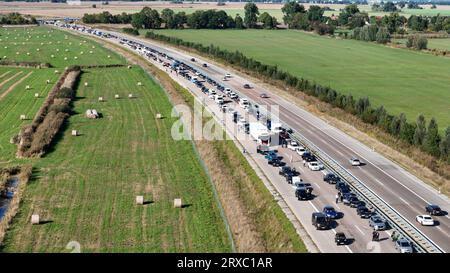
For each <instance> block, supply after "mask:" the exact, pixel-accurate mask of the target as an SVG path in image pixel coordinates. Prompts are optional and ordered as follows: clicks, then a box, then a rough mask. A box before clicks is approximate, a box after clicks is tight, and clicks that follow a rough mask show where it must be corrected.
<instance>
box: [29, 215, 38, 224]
mask: <svg viewBox="0 0 450 273" xmlns="http://www.w3.org/2000/svg"><path fill="white" fill-rule="evenodd" d="M39 222H40V221H39V215H38V214H33V215H31V224H32V225H39Z"/></svg>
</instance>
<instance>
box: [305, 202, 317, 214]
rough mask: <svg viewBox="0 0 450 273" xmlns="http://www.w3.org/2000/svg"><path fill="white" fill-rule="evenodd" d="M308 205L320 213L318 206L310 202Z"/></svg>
mask: <svg viewBox="0 0 450 273" xmlns="http://www.w3.org/2000/svg"><path fill="white" fill-rule="evenodd" d="M308 203H309V204H310V205H311V207H313V209H314V210H315V211H316V212H319V210H318V209H317V208H316V206H314V204H313V203H312V202H311V201H308Z"/></svg>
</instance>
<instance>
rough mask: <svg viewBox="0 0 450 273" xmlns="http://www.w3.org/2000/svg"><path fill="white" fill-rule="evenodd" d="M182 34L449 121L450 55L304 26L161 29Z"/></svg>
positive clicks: (411, 114) (412, 115)
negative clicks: (317, 32)
mask: <svg viewBox="0 0 450 273" xmlns="http://www.w3.org/2000/svg"><path fill="white" fill-rule="evenodd" d="M156 32H157V33H161V34H165V35H168V36H176V37H179V38H182V39H184V40H189V41H194V42H200V43H204V44H206V45H209V44H215V45H217V46H220V47H221V48H224V49H229V50H239V51H241V52H243V53H244V54H245V55H247V56H249V57H253V58H255V59H256V60H259V61H261V62H263V63H266V64H272V65H278V67H279V68H281V69H283V70H287V71H289V72H291V73H292V74H294V75H297V76H302V77H304V78H306V79H310V80H314V81H316V82H318V83H320V84H322V85H329V86H331V87H333V88H335V89H337V90H339V91H341V92H343V93H351V94H353V95H354V96H356V97H363V96H368V97H369V98H370V99H371V101H372V103H373V104H375V105H384V106H385V107H386V108H387V109H388V110H389V111H390V112H392V113H395V114H399V113H401V112H404V113H405V114H406V115H407V117H408V118H409V119H410V120H415V119H416V117H417V115H418V114H420V113H423V114H425V115H426V117H427V118H428V119H429V118H431V117H435V118H437V120H438V122H439V124H440V130H441V131H443V130H444V129H445V127H447V126H448V125H450V105H449V101H450V90H449V89H448V86H450V78H449V77H448V75H447V74H448V73H447V71H449V70H450V60H449V59H448V58H444V57H437V56H433V55H430V54H427V53H420V52H413V51H409V50H404V49H395V48H389V47H384V46H380V45H377V44H373V43H366V42H361V41H355V40H339V39H333V38H328V37H320V36H317V35H313V34H309V33H304V32H300V31H277V30H274V31H271V30H245V31H241V30H224V31H214V30H178V31H177V30H158V31H156Z"/></svg>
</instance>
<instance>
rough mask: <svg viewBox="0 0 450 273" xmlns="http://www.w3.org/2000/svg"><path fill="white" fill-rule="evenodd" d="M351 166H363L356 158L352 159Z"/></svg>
mask: <svg viewBox="0 0 450 273" xmlns="http://www.w3.org/2000/svg"><path fill="white" fill-rule="evenodd" d="M350 164H351V165H352V166H360V165H361V161H359V159H358V158H356V157H354V158H352V159H350Z"/></svg>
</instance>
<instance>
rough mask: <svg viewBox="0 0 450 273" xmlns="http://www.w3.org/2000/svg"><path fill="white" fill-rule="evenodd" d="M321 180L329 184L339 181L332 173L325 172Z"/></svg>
mask: <svg viewBox="0 0 450 273" xmlns="http://www.w3.org/2000/svg"><path fill="white" fill-rule="evenodd" d="M323 181H325V182H327V183H329V184H336V183H337V182H339V181H340V179H339V177H338V176H336V175H335V174H334V173H327V174H326V175H324V176H323Z"/></svg>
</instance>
